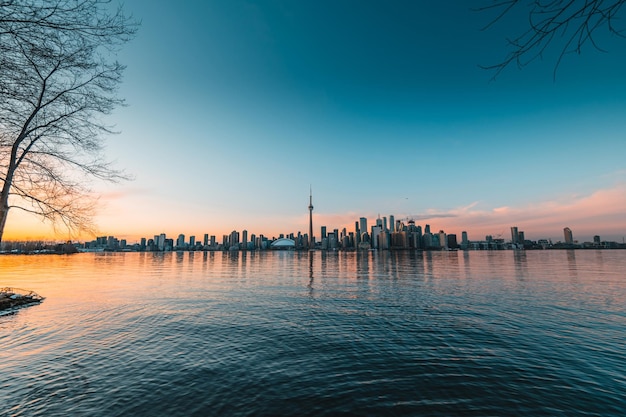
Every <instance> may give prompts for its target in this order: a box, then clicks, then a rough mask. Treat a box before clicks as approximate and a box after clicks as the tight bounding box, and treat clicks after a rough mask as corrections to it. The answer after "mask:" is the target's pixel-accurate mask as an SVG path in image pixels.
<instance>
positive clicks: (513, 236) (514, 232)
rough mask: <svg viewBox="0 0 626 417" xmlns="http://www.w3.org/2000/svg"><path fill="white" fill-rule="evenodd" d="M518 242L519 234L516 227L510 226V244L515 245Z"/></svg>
mask: <svg viewBox="0 0 626 417" xmlns="http://www.w3.org/2000/svg"><path fill="white" fill-rule="evenodd" d="M518 242H519V232H518V230H517V226H511V243H512V244H514V245H515V244H517V243H518Z"/></svg>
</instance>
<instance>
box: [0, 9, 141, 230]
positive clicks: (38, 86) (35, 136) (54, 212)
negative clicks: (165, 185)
mask: <svg viewBox="0 0 626 417" xmlns="http://www.w3.org/2000/svg"><path fill="white" fill-rule="evenodd" d="M137 28H138V23H137V22H136V21H135V20H134V19H132V18H131V17H128V16H126V15H124V13H123V12H122V10H121V9H120V8H118V9H116V10H115V9H113V8H112V5H111V2H110V0H0V241H1V240H2V234H3V231H4V226H5V224H6V219H7V214H8V212H9V208H11V207H13V208H20V209H22V210H26V211H28V212H30V213H35V214H38V215H39V216H41V217H42V218H43V219H44V220H46V221H50V222H52V223H53V224H54V225H55V226H59V225H60V226H63V227H65V228H67V229H68V230H70V231H78V230H83V229H85V228H87V229H91V228H92V226H93V225H92V223H91V219H90V215H91V214H93V211H92V210H93V208H94V207H95V199H94V198H92V195H91V192H90V190H89V187H88V184H89V178H93V179H101V180H106V181H119V180H123V179H128V176H127V175H125V174H124V173H123V172H121V171H119V170H116V169H114V168H113V167H112V166H111V164H110V163H108V162H106V161H104V160H103V158H102V156H101V153H102V149H103V143H104V142H103V141H104V138H105V137H106V135H108V134H111V133H115V132H114V131H113V129H112V128H111V127H110V126H107V125H105V124H103V122H102V116H103V115H109V114H111V112H112V111H113V110H114V109H115V108H117V107H119V106H122V105H123V104H124V101H123V100H122V99H120V98H118V97H117V95H116V93H117V88H118V86H119V84H120V82H121V80H122V73H123V71H124V66H123V65H121V64H120V63H118V62H117V61H115V59H114V54H115V53H116V52H117V50H118V49H119V48H120V47H121V46H122V45H124V44H125V43H126V42H127V41H129V40H130V39H132V37H133V36H134V34H135V33H136V31H137ZM77 179H80V180H77Z"/></svg>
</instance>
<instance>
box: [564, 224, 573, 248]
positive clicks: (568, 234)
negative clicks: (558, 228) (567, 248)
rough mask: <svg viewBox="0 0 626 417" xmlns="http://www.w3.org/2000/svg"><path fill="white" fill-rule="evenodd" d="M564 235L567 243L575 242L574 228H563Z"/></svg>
mask: <svg viewBox="0 0 626 417" xmlns="http://www.w3.org/2000/svg"><path fill="white" fill-rule="evenodd" d="M563 235H564V236H565V243H568V244H570V245H572V244H574V235H573V234H572V229H570V228H569V227H566V228H564V229H563Z"/></svg>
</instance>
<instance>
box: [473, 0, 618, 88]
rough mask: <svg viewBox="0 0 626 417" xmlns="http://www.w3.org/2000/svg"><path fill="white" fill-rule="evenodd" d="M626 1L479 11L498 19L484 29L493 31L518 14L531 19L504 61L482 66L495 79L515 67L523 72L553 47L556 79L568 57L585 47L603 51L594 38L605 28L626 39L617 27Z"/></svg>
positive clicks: (535, 3) (559, 0)
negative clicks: (502, 22) (555, 50)
mask: <svg viewBox="0 0 626 417" xmlns="http://www.w3.org/2000/svg"><path fill="white" fill-rule="evenodd" d="M624 3H626V0H499V1H494V2H493V4H491V5H488V6H485V7H481V8H479V9H477V10H478V11H482V12H490V11H493V10H495V11H496V12H497V14H496V16H495V17H494V18H493V19H492V20H491V21H490V23H489V24H488V25H486V26H485V27H484V30H487V29H490V28H491V27H493V26H494V25H495V24H496V23H497V22H499V21H501V20H502V19H503V18H504V16H506V15H510V14H512V13H514V12H515V11H520V12H522V13H524V14H527V15H528V29H527V30H525V31H524V32H522V33H521V34H519V35H518V36H516V37H514V38H511V39H507V41H508V44H509V47H510V49H509V52H508V54H507V55H506V56H505V57H504V59H503V60H502V61H500V62H498V63H496V64H493V65H486V66H483V68H485V69H489V70H493V71H494V76H493V78H496V77H497V76H498V75H499V74H500V73H501V72H502V71H503V70H504V69H505V68H507V67H509V66H510V65H512V64H515V65H517V67H518V68H522V67H524V66H526V65H528V64H529V63H530V62H532V61H534V60H535V59H537V58H541V57H543V56H544V54H545V53H546V52H547V50H548V47H550V46H554V47H555V48H556V49H557V51H558V55H557V58H556V62H555V65H554V71H553V76H554V77H556V73H557V71H558V68H559V66H560V65H561V63H562V61H563V59H564V58H565V56H566V55H568V54H571V53H575V54H580V53H582V50H583V47H584V46H585V45H586V44H591V46H592V47H593V48H595V49H597V50H598V51H604V49H603V48H602V46H601V45H600V44H599V43H598V42H597V40H596V37H595V35H596V34H597V33H598V32H599V31H600V29H602V28H605V29H606V33H608V34H611V35H614V36H619V37H624V33H623V29H620V28H618V27H617V26H615V22H616V20H618V19H619V13H620V11H621V7H622V6H623V5H624Z"/></svg>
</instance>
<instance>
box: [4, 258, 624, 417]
mask: <svg viewBox="0 0 626 417" xmlns="http://www.w3.org/2000/svg"><path fill="white" fill-rule="evenodd" d="M625 270H626V252H624V251H529V252H523V251H515V252H514V251H501V252H423V253H422V252H373V251H372V252H348V253H342V252H339V253H336V252H329V253H326V252H312V253H310V252H234V253H232V252H230V253H228V252H227V253H221V252H195V253H194V252H169V253H96V254H78V255H73V256H44V255H41V256H26V255H7V256H0V286H12V287H18V288H27V289H31V290H34V291H36V292H38V293H39V294H41V295H42V296H44V297H46V300H45V301H44V302H43V303H42V304H41V305H37V306H32V307H28V308H23V309H19V310H18V311H16V312H15V313H14V314H8V315H6V314H5V315H3V316H0V343H1V346H2V350H1V351H0V389H1V390H2V396H1V397H0V406H1V407H0V415H7V416H39V415H41V416H44V415H45V416H49V415H102V416H122V415H146V416H148V415H168V416H169V415H180V416H189V415H197V416H203V415H242V416H243V415H294V414H298V415H337V414H343V415H416V414H419V415H422V414H424V415H442V416H443V415H477V416H482V415H519V414H522V413H524V414H526V413H528V414H531V413H532V414H538V415H603V416H604V415H616V416H617V415H626V405H625V404H626V397H625V394H624V393H625V392H626V365H625V364H626V353H625V352H624V342H623V336H624V334H625V331H626V310H625V306H626V281H625V276H624V272H623V271H625Z"/></svg>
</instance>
